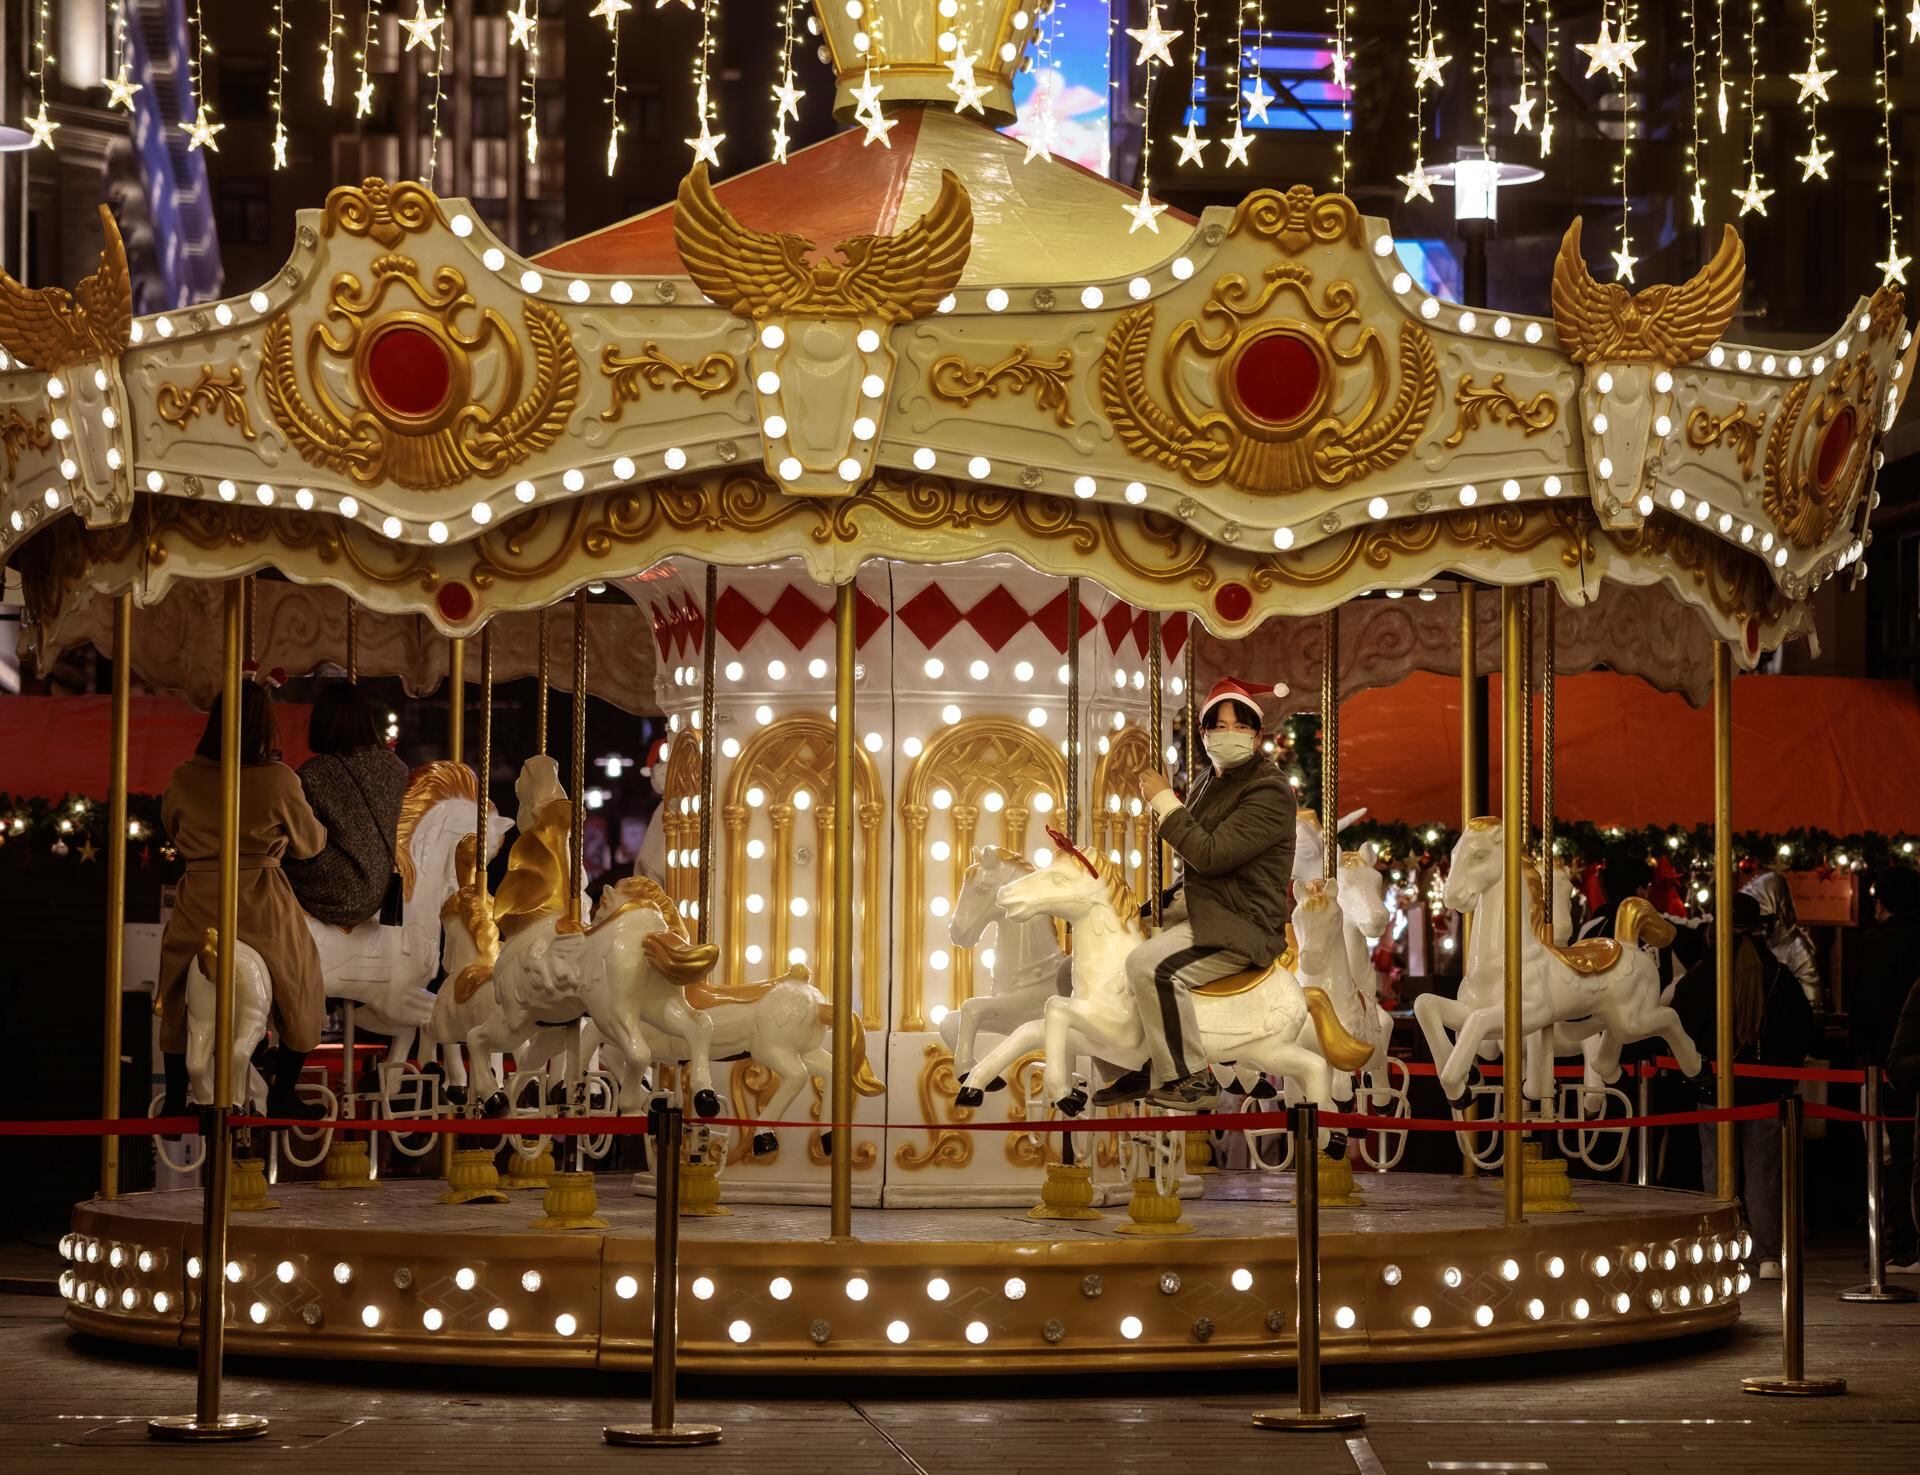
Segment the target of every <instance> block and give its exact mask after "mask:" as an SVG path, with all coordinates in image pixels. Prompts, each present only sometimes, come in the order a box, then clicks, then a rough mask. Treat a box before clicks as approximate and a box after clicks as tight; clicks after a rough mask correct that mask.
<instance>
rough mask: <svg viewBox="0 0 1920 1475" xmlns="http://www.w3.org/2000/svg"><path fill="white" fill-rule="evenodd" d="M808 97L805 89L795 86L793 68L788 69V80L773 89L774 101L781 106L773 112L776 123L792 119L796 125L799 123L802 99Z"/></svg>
mask: <svg viewBox="0 0 1920 1475" xmlns="http://www.w3.org/2000/svg"><path fill="white" fill-rule="evenodd" d="M806 95H807V93H806V89H805V88H804V87H795V86H794V85H793V68H792V67H788V68H787V75H786V80H785V81H783V82H781V84H780V85H779V86H778V87H776V88H774V89H773V100H774V101H775V102H777V103H778V104H779V106H778V107H777V108H775V109H774V111H773V120H774V122H776V123H777V122H779V121H780V120H781V119H782V118H792V119H793V120H794V121H795V122H796V123H797V122H799V121H800V99H801V98H803V97H805V96H806Z"/></svg>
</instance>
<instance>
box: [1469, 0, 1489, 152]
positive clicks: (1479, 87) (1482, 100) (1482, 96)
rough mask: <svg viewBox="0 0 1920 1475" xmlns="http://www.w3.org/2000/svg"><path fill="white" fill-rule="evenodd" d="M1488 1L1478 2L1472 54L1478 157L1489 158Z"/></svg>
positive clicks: (1481, 0)
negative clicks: (1478, 138) (1475, 43)
mask: <svg viewBox="0 0 1920 1475" xmlns="http://www.w3.org/2000/svg"><path fill="white" fill-rule="evenodd" d="M1487 5H1488V0H1480V10H1479V13H1478V14H1477V15H1476V16H1475V18H1474V25H1475V32H1474V40H1475V41H1476V42H1477V43H1478V44H1477V45H1476V46H1475V47H1474V53H1473V110H1474V113H1475V114H1476V115H1477V116H1478V118H1479V120H1480V157H1481V158H1483V159H1485V158H1490V157H1491V154H1490V152H1489V147H1490V145H1491V142H1492V139H1491V136H1490V135H1489V133H1488V127H1489V123H1490V120H1491V115H1490V113H1489V110H1488V107H1487V44H1488V39H1489V37H1490V36H1491V35H1492V28H1491V25H1490V24H1489V17H1488V14H1487Z"/></svg>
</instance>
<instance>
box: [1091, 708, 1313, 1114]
mask: <svg viewBox="0 0 1920 1475" xmlns="http://www.w3.org/2000/svg"><path fill="white" fill-rule="evenodd" d="M1260 692H1274V693H1275V694H1276V695H1281V696H1284V695H1285V694H1286V688H1285V687H1280V688H1278V689H1277V690H1276V688H1274V687H1269V686H1255V685H1253V684H1252V683H1249V682H1243V681H1235V680H1233V679H1231V678H1228V679H1225V680H1222V681H1220V682H1218V683H1217V684H1216V685H1215V686H1214V688H1213V690H1212V691H1211V692H1209V693H1208V694H1207V700H1206V704H1205V705H1204V706H1203V707H1201V709H1200V729H1201V745H1202V746H1203V747H1204V748H1205V750H1206V757H1207V764H1206V766H1205V767H1204V768H1203V769H1202V770H1201V771H1200V772H1199V774H1198V775H1197V776H1196V777H1195V778H1194V779H1193V781H1192V783H1191V784H1190V785H1189V792H1188V794H1187V797H1186V800H1185V801H1184V802H1182V800H1181V798H1180V796H1179V795H1178V794H1176V793H1175V792H1174V791H1173V789H1172V787H1171V786H1169V784H1168V783H1167V781H1166V778H1165V776H1164V775H1162V774H1159V773H1156V772H1152V771H1149V772H1147V773H1145V774H1142V775H1141V778H1140V797H1141V798H1143V799H1144V800H1146V802H1147V803H1149V804H1151V805H1152V806H1153V810H1154V813H1155V814H1157V815H1159V817H1160V837H1161V839H1163V840H1165V841H1166V842H1167V844H1168V845H1169V846H1171V847H1172V849H1173V852H1174V854H1175V855H1176V856H1178V857H1179V860H1180V872H1179V889H1178V891H1177V892H1176V894H1175V896H1174V900H1173V904H1172V906H1171V907H1170V908H1168V909H1167V911H1166V913H1165V924H1164V925H1163V926H1162V928H1161V929H1160V931H1159V932H1158V933H1156V934H1155V935H1154V936H1153V937H1152V938H1151V939H1149V940H1148V941H1146V942H1144V943H1142V944H1140V946H1138V947H1136V948H1135V949H1134V950H1133V951H1132V952H1131V953H1130V954H1128V956H1127V981H1128V982H1129V983H1130V984H1132V986H1133V990H1134V994H1135V997H1136V998H1137V999H1138V1001H1139V1009H1140V1019H1141V1023H1142V1025H1143V1026H1144V1027H1145V1030H1146V1035H1147V1043H1148V1046H1149V1048H1150V1050H1151V1052H1152V1055H1151V1060H1150V1061H1149V1064H1148V1066H1147V1067H1146V1069H1144V1070H1140V1071H1134V1072H1131V1073H1130V1074H1128V1075H1125V1076H1122V1077H1121V1078H1120V1079H1119V1080H1117V1081H1115V1082H1113V1083H1112V1084H1111V1085H1109V1086H1108V1087H1106V1088H1105V1089H1104V1090H1102V1091H1101V1092H1100V1093H1099V1094H1098V1095H1096V1096H1095V1097H1094V1100H1095V1101H1096V1102H1097V1103H1100V1104H1102V1105H1110V1104H1114V1103H1117V1102H1126V1101H1133V1100H1137V1099H1138V1098H1139V1097H1141V1096H1142V1095H1145V1096H1146V1097H1147V1098H1148V1099H1149V1100H1151V1101H1153V1102H1155V1103H1156V1104H1158V1105H1161V1106H1167V1107H1171V1108H1173V1109H1174V1110H1197V1109H1202V1108H1205V1107H1209V1106H1212V1105H1215V1104H1217V1102H1218V1100H1219V1090H1218V1088H1217V1086H1216V1085H1215V1084H1214V1079H1213V1073H1212V1071H1211V1070H1210V1069H1209V1067H1208V1062H1207V1058H1206V1052H1205V1050H1204V1048H1203V1047H1202V1045H1201V1040H1200V1030H1199V1026H1198V1023H1197V1021H1196V1020H1195V1017H1194V1012H1193V999H1192V997H1191V996H1190V993H1189V991H1190V990H1191V989H1192V988H1193V987H1194V986H1195V985H1197V984H1202V983H1208V982H1211V981H1212V980H1214V979H1216V978H1225V977H1227V976H1228V975H1229V974H1232V973H1239V972H1241V971H1242V970H1244V969H1247V968H1254V967H1259V968H1264V967H1266V966H1267V965H1268V964H1269V963H1271V962H1272V961H1273V960H1274V959H1275V958H1277V957H1278V956H1280V954H1281V953H1282V952H1284V951H1285V950H1286V945H1287V919H1288V917H1289V916H1291V915H1292V911H1293V904H1292V899H1291V897H1290V896H1289V894H1288V890H1287V885H1288V881H1289V879H1290V878H1291V876H1292V873H1293V828H1294V810H1295V804H1294V797H1293V789H1292V787H1291V786H1290V785H1289V784H1288V783H1287V781H1286V779H1285V778H1283V777H1282V776H1281V773H1280V770H1279V768H1278V767H1277V766H1276V765H1275V764H1274V762H1273V760H1272V759H1271V758H1268V757H1266V756H1265V755H1264V754H1263V753H1261V751H1260V725H1261V718H1260V709H1259V707H1258V705H1257V704H1256V702H1255V694H1256V693H1260ZM1149 1072H1151V1078H1149V1075H1148V1073H1149Z"/></svg>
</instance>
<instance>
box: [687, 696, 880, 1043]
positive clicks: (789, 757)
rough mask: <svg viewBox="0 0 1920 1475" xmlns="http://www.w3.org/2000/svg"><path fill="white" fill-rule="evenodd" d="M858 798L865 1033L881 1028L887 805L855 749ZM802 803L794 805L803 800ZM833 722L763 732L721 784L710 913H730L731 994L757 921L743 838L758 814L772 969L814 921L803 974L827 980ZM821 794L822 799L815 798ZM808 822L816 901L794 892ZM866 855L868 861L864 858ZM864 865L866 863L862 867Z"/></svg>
mask: <svg viewBox="0 0 1920 1475" xmlns="http://www.w3.org/2000/svg"><path fill="white" fill-rule="evenodd" d="M854 758H855V763H854V774H853V782H854V797H855V802H856V804H857V806H858V809H859V813H858V814H857V815H856V816H855V822H856V828H857V829H858V832H859V839H860V840H861V841H862V842H864V843H863V844H862V845H861V846H860V848H859V849H858V850H856V852H855V864H854V873H855V874H854V890H855V894H856V895H857V897H858V902H857V905H858V908H859V912H860V915H859V917H858V918H857V919H856V921H857V924H858V925H857V927H856V929H855V930H856V931H857V932H858V933H859V936H860V967H859V968H858V970H856V977H857V978H858V979H859V980H860V986H859V988H858V997H857V999H856V1003H857V1004H858V1006H859V1008H860V1017H861V1019H862V1021H863V1022H864V1023H865V1025H866V1027H867V1028H868V1029H878V1028H879V1027H880V1024H881V1019H880V1011H879V1003H880V1000H881V998H882V997H883V996H884V994H885V983H886V977H885V969H886V958H885V955H884V953H883V952H882V951H881V946H880V927H881V922H882V920H883V918H884V916H885V912H886V900H885V891H884V884H885V877H886V866H885V863H884V862H885V857H884V856H882V855H881V853H880V847H881V834H880V824H881V821H882V820H883V819H884V818H885V816H886V803H885V800H884V798H883V792H882V789H881V785H880V772H879V769H878V768H876V767H875V765H874V761H873V755H872V754H870V753H868V752H867V751H866V750H865V749H864V748H860V747H858V746H856V747H855V749H854ZM754 789H758V790H760V792H761V794H762V796H763V801H762V803H761V804H760V805H758V806H754V805H750V804H749V803H748V802H747V795H748V792H749V791H750V790H754ZM803 791H804V792H805V794H806V795H807V798H806V800H805V801H803V802H801V803H796V802H795V800H796V798H797V796H799V795H800V794H801V793H802V792H803ZM832 793H833V723H832V722H830V721H829V720H828V719H827V718H826V717H824V716H821V715H819V714H818V713H800V714H797V715H795V716H792V717H783V718H781V719H780V720H779V721H777V722H773V723H769V724H768V725H767V726H765V727H763V728H761V729H760V730H759V731H758V732H756V733H755V734H754V735H753V736H752V737H750V738H748V739H747V741H746V743H745V745H744V746H742V748H741V749H740V756H739V757H738V758H736V759H734V760H733V767H732V769H731V770H730V771H729V773H728V775H727V789H726V800H725V802H724V803H723V804H722V806H721V809H720V823H721V830H722V832H723V839H722V844H723V846H724V852H723V858H722V865H721V872H720V874H721V877H722V883H723V884H722V886H721V890H720V894H719V897H717V898H716V899H715V900H716V904H724V905H725V907H726V909H727V912H726V915H727V953H726V956H727V973H726V981H727V983H728V984H729V985H733V984H738V983H740V982H743V981H744V980H745V978H746V969H747V967H748V963H747V945H748V943H747V933H748V931H749V929H750V928H751V927H752V925H753V917H754V915H755V914H754V913H752V912H750V911H748V909H747V898H748V896H749V895H750V894H754V893H755V888H754V887H753V885H752V883H751V881H750V880H749V878H748V874H747V866H748V856H747V846H748V844H749V842H750V841H751V840H752V839H753V838H755V837H754V836H752V835H750V834H749V831H750V830H751V829H752V828H753V827H754V826H753V816H754V813H755V812H756V809H763V810H764V811H765V813H766V816H767V821H768V825H769V827H770V833H769V835H768V836H767V839H766V844H767V865H768V868H769V882H768V885H767V887H766V889H765V890H764V891H763V892H759V893H758V894H760V895H762V896H763V897H764V899H765V900H764V909H763V912H762V913H761V915H764V916H766V918H767V931H768V941H769V946H768V949H767V958H768V961H769V963H770V964H771V966H773V967H775V968H784V967H785V966H786V961H787V951H788V948H789V946H790V945H791V944H792V941H793V937H794V930H793V928H794V923H795V922H801V923H802V924H805V923H806V922H808V921H810V922H811V924H812V926H813V928H814V939H815V946H814V947H813V948H811V949H809V950H808V966H809V967H812V968H814V970H815V974H814V976H815V977H817V978H824V979H826V980H828V984H827V986H828V988H829V989H831V988H832V978H833V956H832V954H833V848H834V818H835V816H834V812H833V801H832ZM821 795H826V796H827V797H826V798H825V799H824V800H823V799H821V798H820V797H819V796H821ZM809 812H810V813H811V814H812V815H813V819H814V837H815V838H814V846H813V860H812V868H813V872H814V875H815V877H816V881H815V885H814V888H813V895H812V896H811V897H810V898H807V897H802V896H801V895H800V893H799V891H798V890H797V889H796V887H795V884H794V874H793V873H794V861H795V850H796V847H797V844H798V836H797V835H796V833H795V830H796V827H797V825H798V823H799V821H800V819H801V816H803V815H805V814H807V813H809ZM862 851H864V855H863V854H862ZM862 859H864V861H865V864H864V865H862V864H860V862H861V860H862ZM796 900H799V901H804V902H805V903H806V911H807V916H806V917H795V916H794V914H793V911H792V907H793V903H794V902H795V901H796Z"/></svg>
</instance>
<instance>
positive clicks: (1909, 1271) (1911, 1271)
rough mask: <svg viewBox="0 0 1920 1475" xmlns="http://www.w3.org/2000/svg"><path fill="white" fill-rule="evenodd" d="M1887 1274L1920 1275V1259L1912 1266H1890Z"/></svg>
mask: <svg viewBox="0 0 1920 1475" xmlns="http://www.w3.org/2000/svg"><path fill="white" fill-rule="evenodd" d="M1887 1274H1888V1275H1920V1259H1916V1260H1915V1261H1914V1262H1913V1263H1912V1264H1911V1265H1888V1266H1887Z"/></svg>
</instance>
